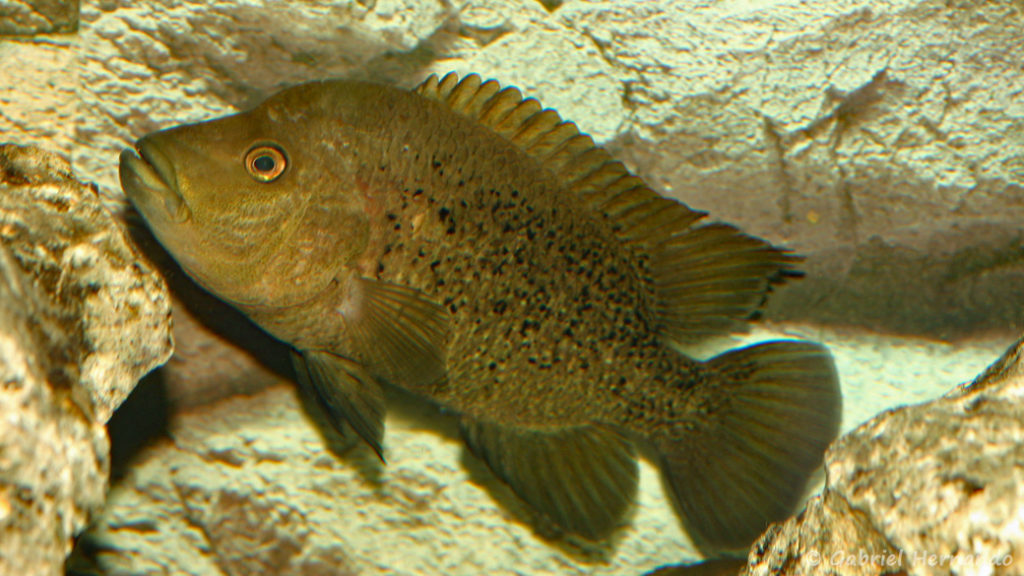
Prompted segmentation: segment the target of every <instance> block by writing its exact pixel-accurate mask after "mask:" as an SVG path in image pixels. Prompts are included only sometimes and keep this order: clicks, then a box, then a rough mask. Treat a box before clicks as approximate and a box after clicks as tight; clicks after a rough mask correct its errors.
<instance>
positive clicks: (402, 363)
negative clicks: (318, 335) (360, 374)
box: [339, 278, 448, 386]
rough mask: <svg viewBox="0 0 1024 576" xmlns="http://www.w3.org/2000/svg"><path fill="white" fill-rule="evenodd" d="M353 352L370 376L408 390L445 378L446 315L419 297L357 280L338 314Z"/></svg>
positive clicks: (408, 291) (408, 290)
mask: <svg viewBox="0 0 1024 576" xmlns="http://www.w3.org/2000/svg"><path fill="white" fill-rule="evenodd" d="M339 311H340V312H341V314H342V316H343V317H344V318H345V324H346V327H347V328H348V332H349V334H348V335H349V339H350V341H351V345H352V351H353V353H354V354H355V355H356V356H357V357H359V358H360V359H361V360H364V361H365V363H366V365H367V366H369V367H372V368H373V370H374V373H375V374H376V373H378V371H379V374H380V375H382V376H383V377H384V378H386V379H388V380H390V381H392V382H394V383H396V384H402V385H406V386H415V385H422V384H429V383H433V382H436V381H437V380H440V379H441V378H443V377H444V373H445V365H444V349H445V345H446V343H447V339H448V314H447V311H446V310H445V309H444V307H442V306H441V305H440V304H437V303H436V302H434V301H432V300H430V299H429V298H428V297H427V296H426V295H424V294H422V293H421V292H419V291H417V290H414V289H412V288H408V287H406V286H400V285H397V284H390V283H387V282H380V281H377V280H368V279H366V278H359V279H358V280H357V281H356V282H355V284H354V289H353V292H352V294H351V296H350V297H349V300H348V301H347V302H345V304H344V305H343V306H342V308H341V309H340V310H339Z"/></svg>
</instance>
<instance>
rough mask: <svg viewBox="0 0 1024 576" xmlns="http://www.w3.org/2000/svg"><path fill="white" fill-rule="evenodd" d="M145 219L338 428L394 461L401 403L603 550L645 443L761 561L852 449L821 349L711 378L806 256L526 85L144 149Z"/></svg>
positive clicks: (267, 114) (694, 505)
mask: <svg viewBox="0 0 1024 576" xmlns="http://www.w3.org/2000/svg"><path fill="white" fill-rule="evenodd" d="M120 176H121V182H122V186H123V187H124V190H125V192H126V193H127V194H128V197H129V198H130V199H131V201H132V202H133V203H134V205H135V206H136V207H137V209H138V210H139V212H141V213H142V215H143V217H144V218H145V219H146V221H147V222H148V224H149V226H150V228H151V229H152V230H153V232H154V233H155V235H156V237H157V238H158V239H159V240H160V242H161V243H162V244H163V245H164V246H165V247H166V248H167V249H168V251H169V252H170V253H171V254H172V255H173V256H174V257H175V258H176V259H177V260H178V262H179V263H180V264H181V265H182V267H183V268H184V269H185V271H186V272H187V273H188V274H189V275H190V276H191V277H192V278H194V279H195V280H196V281H197V282H198V283H199V284H201V285H202V286H203V287H205V288H206V289H207V290H209V291H210V292H212V293H213V294H215V295H217V296H219V297H220V298H222V299H224V300H225V301H227V302H229V303H231V304H232V305H234V306H236V307H237V308H239V309H240V310H241V311H243V312H244V313H245V314H246V315H248V316H249V317H250V318H251V319H252V320H254V321H255V322H256V323H257V324H259V325H260V326H261V327H262V328H263V329H265V330H266V331H267V332H269V333H270V334H272V335H274V336H276V337H277V338H279V339H281V340H283V341H284V342H287V343H289V344H290V345H291V346H292V347H293V348H294V351H295V352H294V358H293V360H294V365H295V368H296V373H297V374H298V377H299V380H300V382H302V383H303V384H304V385H305V386H306V387H307V388H309V389H311V390H313V391H314V393H315V394H316V395H317V397H318V400H319V401H320V403H321V405H322V406H323V407H324V409H325V410H326V412H327V413H328V414H329V416H330V417H331V419H332V420H333V422H334V424H335V425H336V426H338V427H339V428H341V427H342V426H343V425H344V424H345V423H347V424H348V425H350V426H351V427H352V428H353V429H355V431H356V432H357V433H358V434H359V435H360V436H361V437H362V439H363V440H365V441H366V443H367V444H368V445H369V446H370V447H372V448H373V450H375V451H376V452H377V454H378V455H382V453H383V452H382V438H383V427H384V412H385V406H384V393H383V390H382V384H383V383H389V384H393V385H397V386H400V387H402V388H405V389H408V390H410V391H412V392H414V393H417V394H419V395H421V396H423V397H426V398H428V399H430V400H431V401H433V402H435V403H437V404H438V405H440V406H442V407H443V408H445V409H446V410H448V411H451V412H456V413H457V414H458V415H459V418H460V422H461V429H462V434H463V436H464V438H465V441H466V443H467V445H468V446H469V449H470V450H471V451H472V452H473V453H474V454H475V455H477V456H478V457H479V458H481V459H482V460H484V461H485V462H486V463H487V464H488V466H489V467H490V469H491V470H492V471H493V472H494V473H495V474H497V475H498V476H499V477H500V478H501V479H502V480H503V481H504V482H506V483H507V484H508V485H509V486H511V488H512V489H513V490H514V491H515V492H516V493H517V494H518V495H519V496H520V497H521V498H522V499H523V500H525V501H526V502H527V503H529V504H530V505H532V507H533V508H534V509H536V510H537V511H539V512H541V513H542V514H543V515H545V516H547V517H548V518H549V519H550V520H551V521H553V522H554V523H556V524H557V525H559V526H561V527H562V528H564V529H565V530H567V531H569V532H573V533H577V534H580V535H582V536H584V537H587V538H591V539H599V538H603V537H605V536H607V535H608V534H609V533H610V532H611V531H612V530H613V529H614V528H615V527H616V526H617V525H618V524H619V523H620V522H621V520H622V517H623V515H624V513H625V512H626V511H627V509H628V508H629V506H630V504H631V502H632V500H633V497H634V494H635V491H636V487H637V464H636V454H635V448H634V442H635V441H644V442H650V443H651V444H652V445H653V446H654V448H655V449H656V450H657V451H658V453H659V454H660V456H661V460H662V467H663V470H664V473H665V475H666V477H667V480H668V485H669V486H671V489H672V493H673V494H674V495H675V498H676V501H677V505H678V509H679V512H680V515H681V518H682V520H683V523H684V524H685V527H686V528H687V530H688V532H689V533H690V535H691V536H692V538H693V539H694V541H695V542H696V543H697V544H698V545H699V546H700V547H701V548H702V549H704V550H705V551H712V552H717V551H722V550H732V549H738V548H742V547H745V546H747V545H749V543H750V542H751V541H752V540H753V539H754V538H755V537H757V535H759V534H760V533H761V532H762V531H763V530H764V529H765V527H766V526H767V524H768V523H769V522H772V521H775V520H779V519H781V518H784V517H785V516H786V515H787V514H788V513H790V511H791V510H792V508H793V507H794V506H795V505H796V504H797V503H798V502H799V500H800V498H801V496H802V494H803V491H804V487H805V484H806V481H807V479H808V478H809V476H810V475H811V474H812V472H813V471H814V469H815V468H817V467H818V466H819V465H820V463H821V460H822V455H823V453H824V450H825V448H826V446H827V445H828V444H829V442H831V441H832V440H833V439H834V438H835V436H836V434H837V428H838V422H839V417H840V402H841V395H840V392H839V387H838V381H837V377H836V373H835V369H834V366H833V363H832V360H831V357H830V355H829V353H828V352H827V351H826V350H825V349H824V348H823V347H821V346H819V345H817V344H813V343H807V342H798V341H775V342H768V343H763V344H759V345H755V346H750V347H746V348H742V349H738V350H733V351H730V352H727V353H725V354H722V355H720V356H717V357H715V358H713V359H711V360H709V361H706V362H700V361H696V360H693V359H691V358H688V357H686V356H684V355H682V354H680V353H678V352H676V351H675V350H674V349H673V348H672V347H671V345H670V344H671V343H673V342H685V341H692V340H697V339H700V338H704V337H706V336H710V335H715V334H721V333H724V332H727V331H729V330H732V329H734V328H736V327H739V326H741V325H742V323H743V321H744V320H745V319H746V318H748V317H749V316H750V314H751V313H752V312H754V311H755V310H756V308H757V307H758V306H759V305H760V303H761V302H762V300H763V298H764V297H765V295H766V293H767V291H768V288H769V285H770V284H771V283H772V282H773V281H775V280H778V279H780V278H781V277H782V276H784V275H787V274H791V273H793V272H794V265H795V263H796V262H797V261H798V258H796V257H794V256H792V255H790V254H789V253H787V252H786V251H784V250H780V249H778V248H775V247H773V246H771V245H770V244H768V243H766V242H764V241H763V240H759V239H756V238H753V237H750V236H747V235H745V234H743V233H742V232H740V231H739V230H737V229H736V228H734V227H732V226H729V225H727V224H721V223H713V224H704V223H700V222H699V221H700V220H701V219H702V218H703V217H704V215H705V214H704V213H703V212H697V211H694V210H691V209H690V208H688V207H687V206H685V205H684V204H682V203H679V202H677V201H674V200H670V199H666V198H663V197H661V196H659V195H658V194H657V193H655V192H654V191H652V190H651V189H650V188H648V187H647V186H646V185H645V184H644V182H643V181H642V180H641V179H640V178H638V177H636V176H634V175H632V174H631V173H630V172H629V171H628V170H627V169H626V168H625V167H624V166H623V165H622V164H621V163H620V162H618V161H615V160H614V159H613V158H612V157H611V156H610V155H609V154H608V153H607V152H606V151H605V150H604V149H602V148H599V147H597V146H595V145H594V142H593V140H592V139H591V138H590V137H589V136H587V135H585V134H581V133H580V132H579V130H578V129H577V128H576V125H575V124H573V123H571V122H565V121H563V120H562V119H561V118H560V117H559V115H558V114H557V113H556V112H555V111H553V110H549V109H542V107H541V105H540V104H539V103H538V102H537V101H536V100H534V99H523V97H522V95H521V94H520V92H519V90H517V89H516V88H505V89H502V88H501V87H500V86H499V85H498V83H497V82H494V81H488V82H481V80H480V78H479V77H478V76H476V75H470V76H467V77H466V78H465V79H463V80H462V81H461V82H460V81H459V80H458V78H457V77H456V76H455V75H452V74H449V75H448V76H446V77H445V78H444V79H442V80H438V79H437V78H436V77H433V76H432V77H430V78H429V79H428V80H427V81H426V82H424V83H423V84H422V85H421V86H419V88H417V89H416V90H415V91H405V90H400V89H397V88H392V87H386V86H381V85H376V84H370V83H363V82H350V81H337V80H330V81H321V82H312V83H308V84H303V85H300V86H295V87H292V88H289V89H286V90H284V91H282V92H280V93H279V94H277V95H275V96H273V97H271V98H270V99H268V100H267V101H266V102H264V103H263V104H261V105H260V106H258V107H257V108H255V109H253V110H250V111H248V112H244V113H240V114H235V115H232V116H227V117H224V118H220V119H216V120H211V121H208V122H202V123H198V124H191V125H185V126H179V127H176V128H171V129H168V130H163V131H160V132H156V133H153V134H150V135H148V136H145V137H144V138H142V139H141V140H139V141H138V143H137V144H136V146H135V148H134V149H128V150H125V151H124V152H123V153H122V154H121V167H120Z"/></svg>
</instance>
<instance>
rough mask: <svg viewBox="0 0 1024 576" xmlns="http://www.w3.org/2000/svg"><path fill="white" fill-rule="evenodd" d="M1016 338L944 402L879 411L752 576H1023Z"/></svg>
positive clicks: (1020, 356)
mask: <svg viewBox="0 0 1024 576" xmlns="http://www.w3.org/2000/svg"><path fill="white" fill-rule="evenodd" d="M1022 397H1024V339H1022V340H1020V341H1018V342H1017V343H1016V344H1015V345H1014V346H1012V347H1011V348H1010V349H1009V350H1008V351H1007V353H1006V354H1005V355H1004V356H1003V358H1001V359H1000V360H999V361H998V362H997V363H996V364H994V365H993V367H992V368H990V369H989V370H987V371H986V372H985V373H984V374H982V375H981V376H980V377H979V378H977V379H976V380H975V381H974V382H973V383H971V384H970V385H967V386H963V387H962V388H961V389H959V390H956V391H954V392H952V393H951V394H949V395H948V396H947V397H945V398H941V399H939V400H935V401H933V402H929V403H926V404H921V405H917V406H911V407H907V408H902V409H898V410H894V411H890V412H886V413H884V414H882V415H880V416H878V417H877V418H875V419H873V420H871V421H870V422H868V423H867V424H865V425H863V426H861V427H860V428H858V429H857V430H855V431H854V432H852V433H851V434H848V435H847V436H844V437H843V438H841V439H840V440H839V441H838V442H837V443H836V444H835V445H833V447H832V449H831V450H830V451H829V453H828V455H827V456H826V464H825V467H826V475H827V480H826V487H825V490H824V493H823V495H822V496H821V497H819V498H816V499H814V500H813V501H812V502H811V504H810V505H809V506H808V508H807V510H805V511H804V512H803V513H802V514H801V515H799V516H797V517H795V518H793V519H791V520H789V521H787V522H786V523H784V524H781V525H777V526H775V527H773V528H772V529H771V530H769V531H768V533H766V534H765V535H764V536H763V537H762V538H761V540H760V542H758V543H757V544H756V545H755V546H754V548H753V549H752V551H751V555H750V557H749V559H748V560H749V562H750V565H749V567H748V570H747V572H746V573H748V574H752V575H754V574H757V575H764V574H771V575H795V574H842V575H857V574H865V575H868V574H896V573H910V574H915V575H916V574H920V575H939V574H1020V573H1022V571H1024V567H1022V563H1024V442H1022V440H1024V404H1022Z"/></svg>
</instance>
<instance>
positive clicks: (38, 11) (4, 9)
mask: <svg viewBox="0 0 1024 576" xmlns="http://www.w3.org/2000/svg"><path fill="white" fill-rule="evenodd" d="M78 2H79V0H0V35H29V34H45V33H53V32H72V31H74V30H75V29H77V28H78Z"/></svg>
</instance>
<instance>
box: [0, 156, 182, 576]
mask: <svg viewBox="0 0 1024 576" xmlns="http://www.w3.org/2000/svg"><path fill="white" fill-rule="evenodd" d="M169 322H170V317H169V306H168V297H167V291H166V287H165V286H164V284H163V282H162V281H161V280H160V278H159V277H157V276H156V275H155V274H153V273H152V272H151V271H149V270H148V268H147V267H146V266H145V265H143V264H141V263H140V262H139V261H138V259H137V257H136V255H135V253H134V252H133V251H132V249H131V248H129V246H128V245H127V244H126V242H125V238H124V236H123V234H122V232H121V229H120V227H119V226H117V225H116V224H115V223H114V220H113V219H112V218H111V217H110V215H109V214H108V213H107V212H106V211H104V210H103V208H102V207H101V205H100V202H99V199H98V197H97V196H96V194H95V191H94V190H91V189H89V188H87V187H85V186H82V185H81V184H80V183H78V182H77V181H75V180H73V179H72V178H71V177H70V166H69V165H68V164H67V162H66V161H64V160H62V159H61V158H59V157H58V156H55V155H52V154H49V153H45V152H42V151H40V150H38V149H34V148H19V147H15V146H10V145H0V574H33V575H35V574H38V575H46V574H63V563H64V557H65V556H66V555H67V553H68V552H69V551H70V549H71V543H72V542H71V538H72V537H73V536H75V535H76V534H77V533H79V532H80V531H81V530H82V529H83V528H84V527H85V525H86V523H87V522H88V521H89V520H90V518H91V517H92V516H93V515H94V514H95V513H96V512H97V511H98V510H99V508H100V506H102V504H103V502H104V499H105V496H106V488H107V471H108V467H109V442H108V440H107V435H106V430H105V429H104V426H103V425H104V424H105V423H106V421H107V420H108V419H109V418H110V415H111V413H112V412H113V410H114V409H115V408H117V406H118V405H119V404H120V403H121V401H123V400H124V398H125V397H126V396H127V395H128V393H129V392H130V391H131V389H132V387H133V386H134V385H135V383H136V382H137V381H138V379H139V378H141V377H142V376H143V375H144V374H145V373H146V372H148V371H150V370H152V369H153V368H155V367H156V366H158V365H159V364H161V363H163V362H164V361H165V360H166V359H167V357H168V356H169V355H170V350H171V341H170V324H169Z"/></svg>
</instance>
